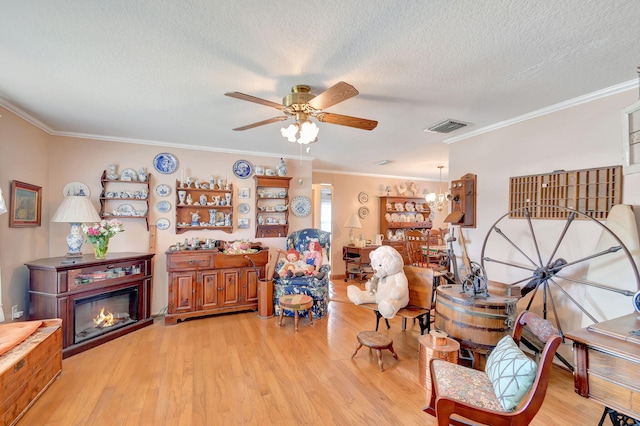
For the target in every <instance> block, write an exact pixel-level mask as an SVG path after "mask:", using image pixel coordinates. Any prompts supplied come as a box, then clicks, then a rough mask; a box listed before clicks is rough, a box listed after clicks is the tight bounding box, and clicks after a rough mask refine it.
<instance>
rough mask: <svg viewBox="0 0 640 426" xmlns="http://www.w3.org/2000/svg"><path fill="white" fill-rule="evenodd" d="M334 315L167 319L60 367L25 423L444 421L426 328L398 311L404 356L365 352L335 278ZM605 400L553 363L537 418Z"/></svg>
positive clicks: (359, 319)
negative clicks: (437, 413) (592, 396)
mask: <svg viewBox="0 0 640 426" xmlns="http://www.w3.org/2000/svg"><path fill="white" fill-rule="evenodd" d="M334 282H335V284H334V286H333V288H332V292H331V299H332V301H331V303H329V314H328V315H327V316H326V317H324V318H321V319H319V320H317V321H316V323H315V325H313V326H311V325H309V322H308V320H307V319H301V320H300V331H299V332H298V333H297V334H296V333H295V332H294V329H293V319H292V318H285V320H284V323H283V326H282V327H281V328H280V327H278V325H277V322H278V321H277V319H276V318H271V319H259V318H257V316H256V313H255V312H247V313H238V314H229V315H220V316H214V317H207V318H200V319H195V320H190V321H185V322H182V323H179V324H177V325H174V326H165V325H164V322H163V321H162V320H156V322H155V323H154V324H153V325H152V326H150V327H147V328H144V329H142V330H139V331H136V332H134V333H131V334H129V335H126V336H124V337H121V338H119V339H116V340H114V341H112V342H109V343H106V344H104V345H101V346H99V347H96V348H93V349H90V350H88V351H85V352H83V353H80V354H78V355H75V356H73V357H70V358H67V359H65V360H64V361H63V363H62V374H61V375H60V377H59V378H58V379H57V380H56V381H55V382H54V383H53V384H52V386H51V387H50V388H49V389H48V390H47V391H46V392H45V393H44V394H43V395H42V397H41V398H40V399H39V400H38V401H37V402H36V403H35V404H34V405H33V407H31V409H30V410H29V411H28V412H27V414H26V415H25V416H24V417H23V418H22V419H21V421H20V422H19V423H18V425H19V426H25V425H29V426H30V425H65V426H66V425H88V424H104V425H109V426H113V425H257V424H260V425H268V424H277V425H435V424H436V421H435V419H434V418H433V417H431V416H430V415H428V414H426V413H424V412H423V411H422V408H423V407H424V406H425V404H426V403H427V402H428V392H427V391H426V390H425V389H423V387H422V385H421V384H420V380H419V364H418V356H419V353H418V340H417V339H418V338H419V337H420V329H419V327H418V325H417V324H416V325H409V326H408V329H407V330H406V331H404V332H403V331H401V327H400V319H399V318H394V319H393V320H391V329H389V330H385V329H384V326H382V324H383V322H381V331H383V332H384V333H387V334H388V335H389V336H390V337H391V338H392V339H393V342H394V343H393V346H394V349H395V350H396V352H397V353H398V356H399V361H396V360H394V359H393V357H392V356H391V353H390V352H389V351H383V361H384V367H385V371H384V372H380V371H379V370H378V365H377V362H376V357H375V352H373V353H370V352H369V351H368V350H367V349H366V348H362V349H360V351H359V352H358V354H357V355H356V357H355V358H354V359H351V354H352V353H353V350H354V349H355V347H356V344H357V341H356V335H357V333H358V332H359V331H362V330H372V329H373V328H374V327H375V318H374V315H373V314H372V312H371V311H369V310H366V309H362V308H358V307H356V306H354V305H353V304H351V303H350V302H349V301H348V300H347V299H346V296H345V294H346V291H345V288H346V285H347V284H346V283H344V281H342V280H335V281H334ZM602 409H603V407H601V406H600V405H598V404H596V403H594V402H593V401H590V400H587V399H584V398H581V397H580V396H578V395H577V394H576V393H575V392H574V391H573V380H572V377H571V374H570V373H569V372H568V371H566V370H564V369H563V368H560V367H554V370H553V373H552V377H551V385H550V387H549V390H548V392H547V397H546V399H545V402H544V405H543V406H542V409H541V411H540V412H539V413H538V416H537V417H536V419H535V420H534V421H533V423H532V425H537V426H541V425H596V424H597V423H598V420H599V418H600V415H601V413H602Z"/></svg>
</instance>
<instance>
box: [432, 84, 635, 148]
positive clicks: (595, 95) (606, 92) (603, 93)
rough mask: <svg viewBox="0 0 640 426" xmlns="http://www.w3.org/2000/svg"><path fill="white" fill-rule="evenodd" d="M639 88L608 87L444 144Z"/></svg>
mask: <svg viewBox="0 0 640 426" xmlns="http://www.w3.org/2000/svg"><path fill="white" fill-rule="evenodd" d="M637 88H638V80H629V81H626V82H624V83H620V84H617V85H615V86H611V87H607V88H605V89H602V90H598V91H596V92H592V93H589V94H586V95H583V96H578V97H577V98H573V99H569V100H568V101H564V102H560V103H557V104H555V105H551V106H548V107H545V108H541V109H538V110H536V111H532V112H529V113H527V114H523V115H519V116H517V117H514V118H510V119H508V120H504V121H500V122H498V123H495V124H491V125H489V126H485V127H482V128H480V129H477V130H474V131H472V132H467V133H464V134H462V135H460V136H454V137H452V138H448V139H444V140H443V141H442V142H444V143H446V144H452V143H455V142H459V141H461V140H465V139H469V138H472V137H474V136H478V135H481V134H483V133H489V132H493V131H494V130H498V129H501V128H503V127H508V126H512V125H514V124H517V123H521V122H523V121H527V120H531V119H533V118H537V117H541V116H543V115H547V114H551V113H554V112H558V111H561V110H563V109H567V108H571V107H574V106H577V105H580V104H584V103H587V102H591V101H595V100H596V99H600V98H605V97H607V96H612V95H616V94H618V93H622V92H626V91H627V90H631V89H637Z"/></svg>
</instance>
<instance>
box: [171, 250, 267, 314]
mask: <svg viewBox="0 0 640 426" xmlns="http://www.w3.org/2000/svg"><path fill="white" fill-rule="evenodd" d="M166 255H167V272H168V273H169V280H168V281H169V282H168V287H169V299H168V300H169V305H168V307H167V315H166V317H165V320H164V321H165V324H175V323H176V322H177V321H178V320H184V319H187V318H193V317H201V316H205V315H213V314H220V313H226V312H236V311H246V310H257V309H258V298H259V296H262V297H265V298H268V297H270V295H268V294H266V293H267V292H266V291H264V292H263V293H265V294H260V291H259V286H260V284H261V281H260V280H261V279H263V278H264V277H265V266H266V264H267V262H268V261H269V249H268V248H266V247H263V248H262V249H261V250H260V251H258V252H257V253H251V254H247V255H244V254H231V255H229V254H224V253H221V252H219V251H218V250H217V249H211V250H200V249H198V250H180V251H169V252H167V253H166ZM252 261H253V264H252ZM254 265H255V267H254ZM262 282H264V281H262Z"/></svg>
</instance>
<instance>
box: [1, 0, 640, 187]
mask: <svg viewBox="0 0 640 426" xmlns="http://www.w3.org/2000/svg"><path fill="white" fill-rule="evenodd" d="M639 18H640V2H639V1H637V0H628V1H620V0H610V1H602V0H566V1H556V0H545V1H542V0H539V1H530V0H527V1H519V0H487V1H477V0H468V1H465V0H442V1H434V0H419V1H412V0H404V1H392V0H388V1H383V0H349V1H344V0H324V1H322V2H310V1H300V0H296V1H292V0H280V1H270V2H269V1H268V2H265V1H262V0H260V1H258V0H237V1H226V0H225V1H219V0H213V1H212V0H190V1H185V0H102V1H97V0H93V1H86V0H58V1H55V2H54V1H42V0H20V1H15V0H0V104H1V105H4V106H7V107H9V108H10V109H12V110H14V111H22V112H23V113H24V114H23V115H25V116H30V117H32V118H33V120H34V121H36V122H40V123H41V125H42V126H43V127H44V128H45V129H46V130H48V131H49V132H51V133H53V134H66V135H77V136H91V137H99V138H101V139H107V140H109V139H112V140H120V141H122V140H124V141H127V140H131V141H147V142H149V143H157V144H159V145H166V146H169V147H171V146H177V145H181V144H184V145H185V146H188V147H196V148H199V147H203V148H205V149H221V150H225V151H245V152H249V153H266V154H269V155H278V156H280V155H284V156H290V157H295V156H298V155H299V154H300V150H299V146H298V145H297V144H292V143H290V142H287V141H286V140H284V139H283V138H282V136H281V135H280V127H282V123H275V124H269V125H266V126H262V127H258V128H254V129H250V130H246V131H242V132H234V131H232V130H231V129H232V128H234V127H239V126H242V125H245V124H249V123H254V122H257V121H261V120H265V119H268V118H271V117H275V116H278V115H281V114H280V112H279V111H277V110H275V109H272V108H269V107H266V106H263V105H258V104H254V103H250V102H244V101H240V100H237V99H232V98H229V97H226V96H224V93H225V92H229V91H239V92H243V93H246V94H250V95H254V96H257V97H260V98H263V99H267V100H271V101H274V102H278V103H279V102H281V100H282V97H283V96H285V95H286V94H287V93H289V92H290V89H291V86H293V85H296V84H307V85H310V86H311V87H312V91H313V93H315V94H318V93H320V92H322V91H323V90H325V89H327V88H328V87H330V86H332V85H333V84H335V83H337V82H338V81H346V82H348V83H350V84H352V85H353V86H355V87H356V88H357V89H358V90H359V92H360V94H359V95H358V96H356V97H354V98H351V99H349V100H347V101H344V102H342V103H339V104H337V105H334V106H332V107H331V108H328V109H327V111H328V112H333V113H338V114H344V115H353V116H356V117H363V118H369V119H373V120H377V121H379V124H378V127H377V128H376V129H374V130H373V131H370V132H369V131H365V130H359V129H354V128H350V127H344V126H338V125H333V124H327V123H320V124H319V127H320V134H319V142H318V143H316V144H313V145H311V152H310V154H309V156H311V157H313V158H314V169H319V170H335V171H345V172H359V173H375V174H382V175H394V176H403V177H418V178H428V179H436V180H437V179H438V169H437V166H438V165H439V164H447V162H448V145H447V144H446V143H443V142H442V141H443V140H446V139H448V138H452V137H458V136H460V135H463V134H464V133H465V132H473V131H477V130H478V129H482V128H483V127H486V126H491V125H494V124H495V123H498V122H502V121H504V120H509V119H512V118H514V117H517V116H520V115H523V114H526V113H529V112H531V111H535V110H538V109H541V108H545V107H548V106H550V105H554V104H557V103H560V102H563V101H567V100H569V99H573V98H576V97H580V96H583V95H586V94H589V93H592V92H594V91H598V90H601V89H604V88H609V87H612V86H616V85H620V84H623V83H629V82H631V81H633V80H635V79H636V78H637V74H636V66H637V65H638V63H639V61H640V43H639V42H638V40H640V25H639V22H640V19H639ZM445 118H452V119H456V120H462V121H465V122H469V123H472V125H471V126H469V127H467V128H464V129H461V130H458V131H456V132H454V133H449V134H448V135H439V134H431V133H425V132H424V131H423V130H424V129H425V128H426V127H428V126H429V125H432V124H434V123H437V122H439V121H441V120H442V119H445ZM240 155H241V154H240ZM305 155H306V154H305ZM383 159H387V160H391V162H390V163H389V164H387V165H384V166H377V165H375V163H376V162H378V161H380V160H383ZM443 177H446V169H445V170H444V172H443Z"/></svg>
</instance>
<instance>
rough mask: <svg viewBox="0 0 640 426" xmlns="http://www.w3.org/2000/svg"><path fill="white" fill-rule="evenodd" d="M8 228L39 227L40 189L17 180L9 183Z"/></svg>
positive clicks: (40, 218)
mask: <svg viewBox="0 0 640 426" xmlns="http://www.w3.org/2000/svg"><path fill="white" fill-rule="evenodd" d="M9 212H10V213H11V215H10V216H9V226H10V227H12V228H24V227H29V226H40V224H41V220H42V188H41V187H39V186H36V185H31V184H29V183H24V182H20V181H17V180H12V181H11V205H10V208H9Z"/></svg>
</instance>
